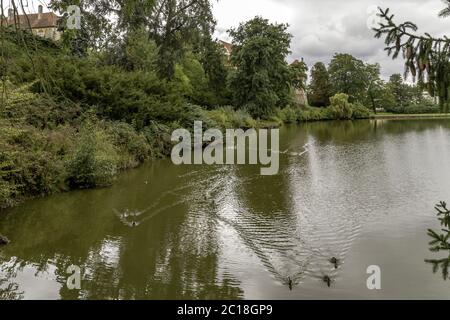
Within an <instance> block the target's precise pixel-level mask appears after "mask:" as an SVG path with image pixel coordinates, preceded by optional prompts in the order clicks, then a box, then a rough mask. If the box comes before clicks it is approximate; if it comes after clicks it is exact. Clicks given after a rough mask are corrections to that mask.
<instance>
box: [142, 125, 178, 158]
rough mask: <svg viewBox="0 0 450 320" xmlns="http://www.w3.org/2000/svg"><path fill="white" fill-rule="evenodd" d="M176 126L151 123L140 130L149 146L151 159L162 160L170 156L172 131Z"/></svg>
mask: <svg viewBox="0 0 450 320" xmlns="http://www.w3.org/2000/svg"><path fill="white" fill-rule="evenodd" d="M178 126H179V125H178V123H173V124H172V125H169V126H168V125H164V124H161V123H158V122H156V121H152V122H151V123H150V125H148V126H147V127H145V128H144V129H143V130H142V134H143V135H144V137H145V139H146V141H147V144H148V145H149V148H150V155H151V157H152V158H162V157H166V156H169V155H170V153H171V150H172V141H171V135H172V131H173V130H175V128H176V127H178Z"/></svg>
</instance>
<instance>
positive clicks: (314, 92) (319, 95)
mask: <svg viewBox="0 0 450 320" xmlns="http://www.w3.org/2000/svg"><path fill="white" fill-rule="evenodd" d="M331 90H332V88H331V84H330V76H329V75H328V70H327V67H326V66H325V64H323V63H322V62H317V63H316V64H314V66H313V67H312V69H311V83H310V85H309V88H308V91H309V92H308V101H309V103H310V105H312V106H314V107H326V106H328V105H329V104H330V96H331Z"/></svg>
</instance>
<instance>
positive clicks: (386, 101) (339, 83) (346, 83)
mask: <svg viewBox="0 0 450 320" xmlns="http://www.w3.org/2000/svg"><path fill="white" fill-rule="evenodd" d="M337 93H345V94H347V95H348V96H349V101H350V102H353V103H361V104H363V105H364V106H366V107H368V108H370V109H371V110H372V111H373V112H374V113H376V112H377V110H383V111H386V112H393V113H436V112H439V107H438V106H437V105H436V104H435V103H434V100H433V99H432V98H431V97H430V96H428V95H426V94H424V90H423V86H422V85H421V84H417V85H409V84H407V83H406V82H405V81H404V80H403V77H402V75H400V74H394V75H392V76H391V77H390V79H389V81H387V82H386V81H383V80H382V79H381V77H380V66H379V65H378V64H369V63H364V62H363V61H361V60H359V59H357V58H355V57H353V56H351V55H349V54H335V55H334V57H333V59H332V60H331V62H330V63H329V65H328V68H327V66H325V64H323V63H322V62H317V63H316V64H315V65H314V66H313V68H312V69H311V81H310V84H309V86H308V98H309V103H310V104H311V105H312V106H315V107H327V106H329V105H330V97H332V96H333V95H335V94H337Z"/></svg>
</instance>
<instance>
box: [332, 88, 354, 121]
mask: <svg viewBox="0 0 450 320" xmlns="http://www.w3.org/2000/svg"><path fill="white" fill-rule="evenodd" d="M348 98H349V97H348V95H347V94H345V93H337V94H335V95H334V96H332V97H331V98H330V103H331V110H332V112H333V114H334V117H335V118H336V119H342V120H344V119H345V120H348V119H351V118H352V116H353V106H352V104H351V103H350V102H348Z"/></svg>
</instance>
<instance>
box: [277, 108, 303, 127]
mask: <svg viewBox="0 0 450 320" xmlns="http://www.w3.org/2000/svg"><path fill="white" fill-rule="evenodd" d="M276 116H277V117H278V118H279V119H280V120H281V121H282V122H283V123H294V122H297V121H298V120H299V112H298V111H297V110H295V109H293V108H291V107H287V108H284V109H277V111H276Z"/></svg>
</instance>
